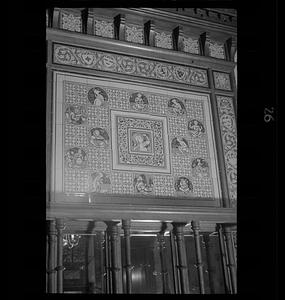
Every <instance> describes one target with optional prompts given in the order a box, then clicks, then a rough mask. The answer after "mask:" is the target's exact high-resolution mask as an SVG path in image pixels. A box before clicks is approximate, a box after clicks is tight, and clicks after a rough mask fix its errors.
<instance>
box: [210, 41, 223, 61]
mask: <svg viewBox="0 0 285 300" xmlns="http://www.w3.org/2000/svg"><path fill="white" fill-rule="evenodd" d="M209 52H210V56H211V57H215V58H220V59H225V47H224V44H220V43H217V42H214V41H210V42H209Z"/></svg>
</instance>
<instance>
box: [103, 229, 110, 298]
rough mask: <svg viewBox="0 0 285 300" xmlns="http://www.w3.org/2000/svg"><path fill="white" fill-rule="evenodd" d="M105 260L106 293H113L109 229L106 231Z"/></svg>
mask: <svg viewBox="0 0 285 300" xmlns="http://www.w3.org/2000/svg"><path fill="white" fill-rule="evenodd" d="M103 244H104V261H105V268H104V275H105V293H106V294H111V285H110V282H111V279H110V268H111V267H110V255H109V248H110V247H109V236H108V233H107V231H106V232H105V233H104V242H103Z"/></svg>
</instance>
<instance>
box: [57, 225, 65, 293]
mask: <svg viewBox="0 0 285 300" xmlns="http://www.w3.org/2000/svg"><path fill="white" fill-rule="evenodd" d="M56 229H57V266H56V270H57V293H63V270H64V267H63V236H62V231H63V229H64V223H63V220H62V219H57V220H56Z"/></svg>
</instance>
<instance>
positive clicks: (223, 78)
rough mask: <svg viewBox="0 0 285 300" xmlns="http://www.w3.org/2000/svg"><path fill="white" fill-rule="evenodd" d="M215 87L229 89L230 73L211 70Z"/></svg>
mask: <svg viewBox="0 0 285 300" xmlns="http://www.w3.org/2000/svg"><path fill="white" fill-rule="evenodd" d="M213 76H214V84H215V88H216V89H219V90H226V91H231V90H232V88H231V80H230V74H228V73H222V72H215V71H213Z"/></svg>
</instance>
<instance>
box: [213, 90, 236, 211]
mask: <svg viewBox="0 0 285 300" xmlns="http://www.w3.org/2000/svg"><path fill="white" fill-rule="evenodd" d="M217 103H218V110H219V117H220V128H221V134H222V141H223V148H224V156H225V164H226V172H227V180H228V188H229V196H230V201H231V205H232V206H233V207H236V201H237V137H236V124H235V114H234V107H233V100H232V98H230V97H224V96H217Z"/></svg>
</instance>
